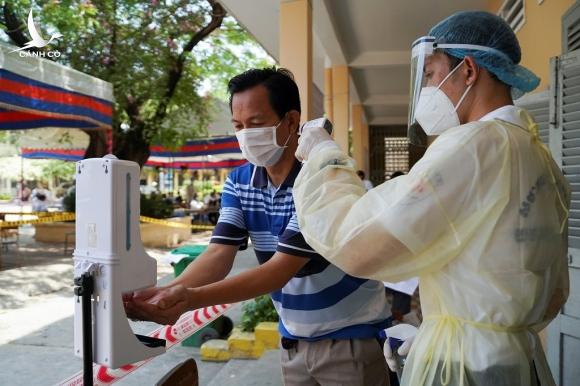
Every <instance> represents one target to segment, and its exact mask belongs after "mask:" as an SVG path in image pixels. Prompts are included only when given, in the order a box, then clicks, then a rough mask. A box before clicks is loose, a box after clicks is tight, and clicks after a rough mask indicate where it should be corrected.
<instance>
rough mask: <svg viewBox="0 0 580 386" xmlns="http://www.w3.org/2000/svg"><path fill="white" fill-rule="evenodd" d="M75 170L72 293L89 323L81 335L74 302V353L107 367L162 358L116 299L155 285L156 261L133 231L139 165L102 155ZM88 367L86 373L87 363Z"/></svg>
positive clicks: (159, 346)
mask: <svg viewBox="0 0 580 386" xmlns="http://www.w3.org/2000/svg"><path fill="white" fill-rule="evenodd" d="M76 169H77V170H76V247H75V250H74V275H75V284H76V285H77V287H76V288H75V294H76V295H77V296H81V295H82V294H83V293H84V294H85V296H86V299H88V302H87V303H86V307H85V310H88V311H89V313H92V318H91V316H90V315H88V316H87V315H85V322H86V324H85V326H87V328H85V329H84V331H83V328H82V326H83V323H82V322H83V307H82V304H81V302H80V301H79V299H78V298H77V299H76V300H75V302H76V303H75V317H74V321H75V332H74V337H75V339H74V350H75V354H76V355H77V356H81V357H83V358H84V359H85V361H87V362H88V359H89V358H87V356H90V355H91V354H92V357H94V362H96V363H99V364H101V365H105V366H107V367H110V368H119V367H121V366H124V365H127V364H130V363H135V362H138V361H141V360H144V359H147V358H150V357H153V356H156V355H159V354H162V353H164V352H165V340H163V339H155V338H149V337H143V336H139V335H135V334H134V333H133V330H132V329H131V326H130V325H129V322H128V320H127V316H126V314H125V309H124V307H123V299H122V294H123V293H125V292H129V291H133V290H138V289H142V288H146V287H150V286H153V285H155V284H156V281H157V279H156V272H157V262H156V261H155V259H153V258H152V257H150V256H148V255H147V253H146V252H145V249H144V248H143V246H142V244H141V235H140V232H139V212H140V210H139V201H140V192H139V172H140V169H139V165H137V164H136V163H135V162H130V161H122V160H118V159H117V158H116V157H115V156H112V155H108V156H105V157H103V158H92V159H86V160H82V161H80V162H77V165H76ZM91 290H93V291H91ZM91 292H92V302H90V299H91V298H90V296H91ZM83 300H84V299H83ZM89 304H91V305H92V306H89ZM89 321H92V329H91V328H88V326H89ZM87 329H88V330H89V331H87ZM91 330H92V331H91ZM83 334H84V337H83ZM90 338H92V339H90ZM83 339H84V340H85V342H88V343H86V345H87V346H90V345H91V340H92V341H93V342H94V344H92V346H93V350H92V353H91V350H85V354H83V349H84V348H85V347H83V346H84V345H85V344H83ZM86 348H88V347H86ZM90 366H91V371H92V359H91V365H90ZM85 370H87V367H86V366H85ZM89 379H91V380H92V375H91V376H90V378H89ZM91 382H92V381H91ZM91 384H92V383H91Z"/></svg>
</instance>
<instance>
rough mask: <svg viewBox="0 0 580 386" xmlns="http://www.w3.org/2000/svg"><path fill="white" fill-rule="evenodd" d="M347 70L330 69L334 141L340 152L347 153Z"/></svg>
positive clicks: (348, 100) (339, 68)
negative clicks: (340, 149)
mask: <svg viewBox="0 0 580 386" xmlns="http://www.w3.org/2000/svg"><path fill="white" fill-rule="evenodd" d="M348 73H349V70H348V67H347V66H334V67H332V118H333V123H334V140H335V141H336V143H338V144H339V145H340V147H341V148H342V150H344V151H345V152H346V153H348V152H349V143H348V127H349V123H350V117H349V115H350V114H349V113H350V96H349V82H348V80H349V76H348Z"/></svg>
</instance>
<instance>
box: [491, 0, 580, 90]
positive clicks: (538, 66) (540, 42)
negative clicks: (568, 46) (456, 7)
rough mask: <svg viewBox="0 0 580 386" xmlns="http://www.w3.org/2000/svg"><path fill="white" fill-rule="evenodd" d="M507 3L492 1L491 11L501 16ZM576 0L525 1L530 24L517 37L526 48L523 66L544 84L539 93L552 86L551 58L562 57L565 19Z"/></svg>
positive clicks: (499, 0) (527, 20) (522, 46)
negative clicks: (499, 12)
mask: <svg viewBox="0 0 580 386" xmlns="http://www.w3.org/2000/svg"><path fill="white" fill-rule="evenodd" d="M503 1H504V0H489V2H488V11H490V12H493V13H497V11H498V10H499V7H501V5H502V3H503ZM574 1H575V0H544V1H543V2H542V4H538V1H537V0H525V17H526V21H525V23H524V25H523V26H522V28H520V30H519V31H518V32H517V33H516V35H517V37H518V40H519V42H520V46H521V48H522V61H521V64H522V65H523V66H525V67H527V68H528V69H530V70H532V71H533V72H534V73H535V74H536V75H538V76H539V77H540V78H541V79H542V81H541V83H540V86H538V88H537V89H536V90H535V91H543V90H545V89H547V88H548V87H549V84H550V58H551V57H552V56H557V55H560V54H561V53H562V36H561V35H562V15H564V13H565V12H566V11H567V10H568V9H569V8H570V7H571V6H572V4H574Z"/></svg>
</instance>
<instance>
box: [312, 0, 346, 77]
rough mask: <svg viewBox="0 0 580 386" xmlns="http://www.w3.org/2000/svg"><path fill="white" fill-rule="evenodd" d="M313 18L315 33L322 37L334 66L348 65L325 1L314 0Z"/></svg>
mask: <svg viewBox="0 0 580 386" xmlns="http://www.w3.org/2000/svg"><path fill="white" fill-rule="evenodd" d="M312 20H313V21H314V22H313V24H312V27H313V28H314V32H315V34H316V35H317V36H318V38H319V39H320V42H321V43H322V45H323V46H324V51H325V52H326V55H327V56H328V58H329V59H330V62H331V63H332V65H333V66H342V65H346V64H347V62H346V56H345V55H344V50H343V48H342V45H341V44H340V40H339V39H338V35H337V33H336V30H335V29H334V24H333V23H332V17H331V16H330V13H329V11H328V8H327V6H326V2H325V1H321V0H319V1H313V2H312Z"/></svg>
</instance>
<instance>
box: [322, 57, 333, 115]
mask: <svg viewBox="0 0 580 386" xmlns="http://www.w3.org/2000/svg"><path fill="white" fill-rule="evenodd" d="M324 112H325V113H326V118H328V119H329V120H330V121H331V122H333V121H334V118H333V117H334V115H333V113H332V68H325V69H324Z"/></svg>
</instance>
